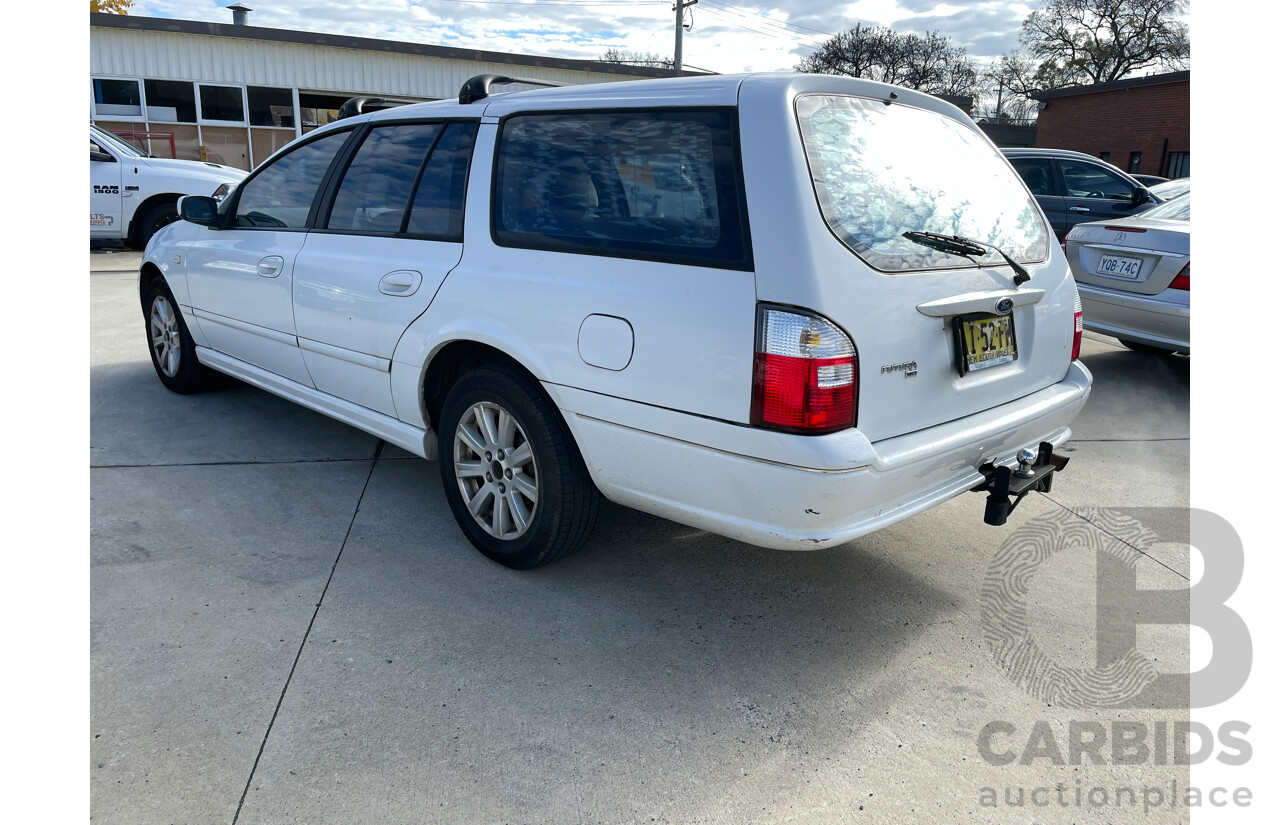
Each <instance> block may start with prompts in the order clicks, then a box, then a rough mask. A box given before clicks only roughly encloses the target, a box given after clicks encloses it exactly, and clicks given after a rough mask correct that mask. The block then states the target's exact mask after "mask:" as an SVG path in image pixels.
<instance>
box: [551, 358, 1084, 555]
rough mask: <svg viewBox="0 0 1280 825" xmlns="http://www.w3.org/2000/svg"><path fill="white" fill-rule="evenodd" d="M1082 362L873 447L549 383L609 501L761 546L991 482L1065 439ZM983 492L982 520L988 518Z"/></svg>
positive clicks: (864, 522) (861, 530)
mask: <svg viewBox="0 0 1280 825" xmlns="http://www.w3.org/2000/svg"><path fill="white" fill-rule="evenodd" d="M1091 380H1092V379H1091V376H1090V375H1089V371H1088V370H1087V369H1085V367H1084V366H1083V365H1081V364H1079V363H1073V364H1072V365H1071V367H1070V369H1069V371H1068V373H1067V375H1066V377H1065V378H1064V379H1063V380H1062V381H1061V382H1059V383H1058V384H1055V385H1054V386H1052V387H1048V388H1046V389H1043V390H1040V391H1039V392H1036V393H1032V394H1031V395H1029V396H1026V397H1024V398H1021V399H1018V400H1017V401H1014V402H1010V403H1008V404H1005V405H1002V406H1000V407H997V408H995V409H992V410H987V411H986V412H983V413H980V414H976V415H972V416H967V417H965V418H961V419H958V420H955V421H950V422H947V423H946V424H940V425H938V426H936V427H930V428H928V429H926V430H921V431H918V432H914V433H909V434H906V435H902V436H897V437H895V438H891V439H885V440H883V441H879V442H876V443H875V444H872V443H870V442H868V441H867V440H866V439H865V437H863V436H862V435H861V433H859V432H858V431H857V430H846V431H843V432H840V433H833V434H831V435H827V436H808V437H806V436H792V435H783V434H780V433H771V432H768V431H764V430H758V429H752V428H749V427H742V426H736V425H733V424H726V423H724V422H719V421H710V420H708V419H702V418H696V417H694V416H688V415H684V414H682V413H675V412H672V411H670V410H661V409H657V408H653V407H648V406H646V405H642V404H636V403H634V402H629V401H623V400H621V399H617V398H609V397H606V396H600V395H598V394H595V393H589V392H583V391H581V390H574V389H570V388H566V387H560V386H557V385H548V386H547V390H548V392H550V393H551V395H552V397H553V398H554V399H555V401H556V402H557V404H558V405H559V406H560V408H561V410H562V411H563V412H564V414H565V420H566V421H567V422H568V424H569V427H570V429H571V430H572V431H573V434H574V436H575V438H576V439H577V443H578V446H579V448H580V449H581V451H582V454H583V457H584V459H585V460H586V462H587V466H588V468H589V469H590V471H591V475H592V478H593V479H594V480H595V482H596V485H597V487H599V489H600V491H601V493H603V494H604V495H605V496H606V497H607V498H609V499H610V500H611V501H615V502H617V503H619V504H623V505H626V506H629V507H633V508H635V509H637V510H642V511H644V512H648V513H652V514H654V515H658V516H661V517H663V518H667V519H671V520H672V521H676V522H680V523H682V524H687V525H690V526H693V527H698V528H701V529H705V530H710V531H712V532H714V533H718V534H721V535H724V536H728V537H730V538H734V539H738V540H740V541H744V542H748V543H750V544H754V545H758V546H762V547H770V548H776V549H784V550H813V549H817V548H820V547H828V546H832V545H836V544H842V543H844V542H846V541H849V540H851V539H854V538H857V537H858V536H861V535H865V534H867V533H870V532H872V531H875V530H879V529H880V528H882V527H887V526H888V525H890V524H893V523H894V522H897V521H900V520H902V519H904V518H907V517H908V516H911V515H914V514H916V513H919V512H921V511H923V510H926V509H928V508H930V507H933V506H935V505H938V504H941V503H942V502H943V501H946V500H947V499H949V498H952V497H954V496H956V495H959V494H960V493H963V492H965V491H967V490H970V489H972V488H974V487H975V486H978V485H980V484H982V483H983V482H984V480H985V479H984V477H983V475H982V473H981V472H979V469H978V468H979V467H980V466H982V465H983V464H986V463H994V464H997V465H999V464H1005V465H1012V464H1014V463H1015V458H1014V456H1015V455H1016V453H1017V451H1018V450H1019V449H1021V448H1024V447H1028V446H1030V447H1032V448H1033V449H1034V447H1035V446H1036V445H1037V444H1038V443H1040V442H1042V441H1048V442H1051V443H1052V444H1054V445H1055V446H1058V445H1061V444H1062V443H1063V442H1064V441H1066V440H1067V438H1068V437H1069V436H1070V434H1071V431H1070V429H1069V427H1068V425H1069V423H1070V422H1071V420H1072V419H1073V418H1075V416H1076V414H1077V413H1079V411H1080V409H1081V407H1083V406H1084V403H1085V401H1086V399H1087V398H1088V396H1089V388H1090V383H1091ZM981 507H982V503H981V501H980V500H979V499H978V498H977V497H976V496H975V497H974V518H975V519H981V518H982V515H981Z"/></svg>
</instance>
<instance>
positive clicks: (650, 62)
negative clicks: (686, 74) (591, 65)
mask: <svg viewBox="0 0 1280 825" xmlns="http://www.w3.org/2000/svg"><path fill="white" fill-rule="evenodd" d="M600 61H601V62H602V63H621V64H624V65H627V66H649V67H651V68H654V69H674V68H675V67H676V62H675V61H674V60H672V59H671V58H669V57H663V56H662V55H660V54H657V53H656V52H624V51H620V50H618V49H607V50H606V51H605V53H604V54H602V55H601V56H600Z"/></svg>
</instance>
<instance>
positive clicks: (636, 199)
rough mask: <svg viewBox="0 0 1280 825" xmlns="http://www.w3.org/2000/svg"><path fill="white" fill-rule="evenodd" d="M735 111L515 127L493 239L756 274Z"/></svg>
mask: <svg viewBox="0 0 1280 825" xmlns="http://www.w3.org/2000/svg"><path fill="white" fill-rule="evenodd" d="M735 144H736V138H735V126H734V120H733V116H732V113H731V111H729V110H718V109H717V110H660V111H639V110H625V111H616V110H615V111H611V112H582V113H558V114H550V115H523V116H515V117H511V118H508V119H507V120H506V121H505V122H504V123H503V126H502V133H501V135H500V137H499V143H498V165H497V171H496V181H495V187H494V212H493V232H494V239H495V241H496V242H497V243H498V244H500V245H503V246H520V247H527V248H534V249H548V250H553V251H560V252H578V253H585V254H595V255H611V256H618V257H636V258H646V259H652V260H660V261H668V262H673V263H690V264H697V265H704V266H718V267H725V268H734V269H746V268H749V266H750V262H749V256H750V252H749V243H748V241H747V235H746V231H745V228H744V227H745V207H744V205H743V203H742V201H741V197H740V192H741V187H740V185H739V177H740V176H739V169H738V163H737V160H736V152H735Z"/></svg>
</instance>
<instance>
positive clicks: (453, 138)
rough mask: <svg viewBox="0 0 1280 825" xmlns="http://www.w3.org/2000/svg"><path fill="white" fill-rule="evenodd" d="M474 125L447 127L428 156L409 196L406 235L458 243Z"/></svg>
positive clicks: (458, 124)
mask: <svg viewBox="0 0 1280 825" xmlns="http://www.w3.org/2000/svg"><path fill="white" fill-rule="evenodd" d="M475 134H476V125H475V124H474V123H451V124H449V126H448V128H447V129H445V132H444V136H443V137H441V138H440V142H439V143H437V144H436V148H435V149H434V150H433V151H432V152H431V158H430V159H429V160H428V161H427V167H426V169H424V170H423V172H422V180H421V181H419V182H418V191H417V192H415V193H414V196H413V211H412V212H410V213H409V226H408V231H409V232H410V233H412V234H415V235H432V236H439V237H446V238H451V239H455V240H461V239H462V207H463V201H464V199H465V197H466V185H467V161H468V159H469V158H470V157H471V144H472V143H473V141H474V139H475Z"/></svg>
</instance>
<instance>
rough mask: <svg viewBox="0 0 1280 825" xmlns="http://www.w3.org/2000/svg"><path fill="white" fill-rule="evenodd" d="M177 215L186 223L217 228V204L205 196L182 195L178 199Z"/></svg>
mask: <svg viewBox="0 0 1280 825" xmlns="http://www.w3.org/2000/svg"><path fill="white" fill-rule="evenodd" d="M178 214H179V215H181V216H182V219H183V220H184V221H187V222H188V223H194V224H199V225H200V226H217V225H218V202H217V201H215V200H214V199H213V198H210V197H208V196H206V195H184V196H183V197H181V198H178Z"/></svg>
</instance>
